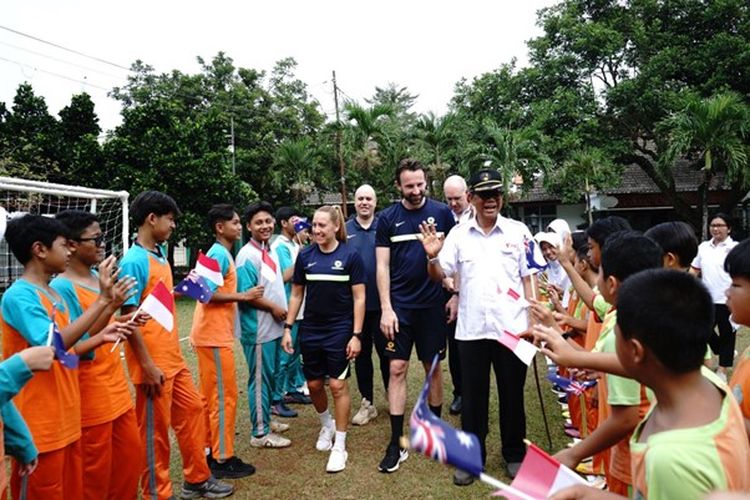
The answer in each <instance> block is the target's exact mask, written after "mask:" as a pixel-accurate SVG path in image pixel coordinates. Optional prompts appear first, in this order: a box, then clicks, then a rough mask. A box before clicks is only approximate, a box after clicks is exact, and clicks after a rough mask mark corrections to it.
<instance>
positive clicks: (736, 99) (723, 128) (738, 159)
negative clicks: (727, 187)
mask: <svg viewBox="0 0 750 500" xmlns="http://www.w3.org/2000/svg"><path fill="white" fill-rule="evenodd" d="M658 129H659V130H660V132H662V133H663V134H664V135H665V136H666V137H667V138H668V147H667V149H666V151H665V153H664V155H663V156H662V159H661V166H662V168H663V169H664V170H668V169H669V168H670V166H671V165H674V163H675V161H676V160H677V159H679V158H681V157H687V158H688V159H689V160H690V161H691V162H692V163H693V164H694V165H695V166H696V167H697V168H700V170H701V172H702V174H703V176H702V177H703V180H702V182H701V185H700V187H699V188H698V193H699V197H700V211H701V228H702V231H703V235H706V234H708V191H709V189H710V186H711V181H712V179H713V178H714V176H715V175H716V173H717V172H725V173H726V175H727V178H728V179H729V180H730V182H736V183H738V184H739V185H741V186H744V187H745V189H747V186H748V184H750V182H749V181H750V175H749V174H750V172H748V167H749V166H750V164H749V163H748V143H747V139H748V133H749V132H750V106H748V105H747V104H746V103H745V102H744V101H743V99H742V97H740V96H739V95H737V94H736V93H732V92H726V93H720V94H716V95H714V96H712V97H710V98H708V99H701V98H699V97H698V96H691V97H690V98H688V102H687V105H686V106H685V108H684V109H683V110H681V111H679V112H677V113H673V114H672V115H671V116H669V117H667V118H665V119H664V120H662V121H661V122H660V123H659V124H658Z"/></svg>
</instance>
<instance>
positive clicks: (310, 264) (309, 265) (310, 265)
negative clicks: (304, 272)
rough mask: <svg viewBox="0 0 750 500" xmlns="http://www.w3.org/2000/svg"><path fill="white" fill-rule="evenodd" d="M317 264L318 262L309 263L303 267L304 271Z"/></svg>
mask: <svg viewBox="0 0 750 500" xmlns="http://www.w3.org/2000/svg"><path fill="white" fill-rule="evenodd" d="M317 263H318V261H315V262H310V263H309V264H308V265H306V266H305V269H310V268H311V267H312V266H314V265H315V264H317Z"/></svg>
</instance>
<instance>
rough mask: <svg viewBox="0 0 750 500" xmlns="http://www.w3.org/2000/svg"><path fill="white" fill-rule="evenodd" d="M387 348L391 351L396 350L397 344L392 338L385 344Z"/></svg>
mask: <svg viewBox="0 0 750 500" xmlns="http://www.w3.org/2000/svg"><path fill="white" fill-rule="evenodd" d="M385 350H386V351H390V352H396V344H394V343H393V341H392V340H389V341H388V343H387V344H385Z"/></svg>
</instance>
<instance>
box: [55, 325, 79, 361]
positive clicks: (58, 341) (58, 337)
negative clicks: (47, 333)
mask: <svg viewBox="0 0 750 500" xmlns="http://www.w3.org/2000/svg"><path fill="white" fill-rule="evenodd" d="M50 328H51V329H52V347H54V348H55V357H56V358H57V360H58V361H60V364H61V365H63V366H64V367H65V368H68V369H73V368H78V355H77V354H73V353H72V352H68V350H67V349H65V342H63V338H62V334H61V333H60V330H58V328H57V323H55V322H54V321H53V322H52V324H51V325H50Z"/></svg>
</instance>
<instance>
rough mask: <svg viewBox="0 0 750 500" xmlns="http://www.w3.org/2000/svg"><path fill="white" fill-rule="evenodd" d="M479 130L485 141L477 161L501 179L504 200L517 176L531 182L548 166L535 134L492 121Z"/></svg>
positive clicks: (536, 132)
mask: <svg viewBox="0 0 750 500" xmlns="http://www.w3.org/2000/svg"><path fill="white" fill-rule="evenodd" d="M482 128H483V130H484V135H485V141H484V145H483V148H482V149H483V151H482V153H481V154H480V155H479V157H480V159H481V160H484V162H485V165H489V166H491V167H493V168H496V169H497V170H498V171H499V172H500V174H501V175H502V176H503V184H504V186H503V187H504V192H505V194H506V197H507V196H509V195H510V194H511V182H512V181H513V179H514V178H515V177H516V176H518V175H520V176H521V178H523V179H525V180H531V179H533V178H534V177H535V176H536V175H538V174H539V173H541V172H544V171H546V170H547V168H548V166H549V165H550V164H551V162H552V160H551V159H550V158H549V156H547V155H546V154H545V153H544V152H543V149H542V143H543V139H544V137H543V135H542V134H541V133H540V132H539V131H538V130H535V129H532V128H520V129H512V128H511V127H510V125H508V126H507V127H501V126H499V125H497V124H496V123H495V122H493V121H492V120H485V121H484V122H483V123H482Z"/></svg>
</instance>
